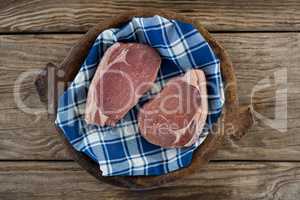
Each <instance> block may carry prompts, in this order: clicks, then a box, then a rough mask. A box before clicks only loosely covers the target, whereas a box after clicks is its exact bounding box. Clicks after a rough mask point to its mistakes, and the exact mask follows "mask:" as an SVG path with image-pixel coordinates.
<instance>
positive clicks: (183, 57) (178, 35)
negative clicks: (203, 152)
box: [55, 16, 224, 176]
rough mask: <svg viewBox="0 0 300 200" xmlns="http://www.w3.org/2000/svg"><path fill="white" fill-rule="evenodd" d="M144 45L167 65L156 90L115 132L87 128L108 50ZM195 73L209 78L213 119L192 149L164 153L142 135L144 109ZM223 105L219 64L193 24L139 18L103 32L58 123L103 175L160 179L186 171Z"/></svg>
mask: <svg viewBox="0 0 300 200" xmlns="http://www.w3.org/2000/svg"><path fill="white" fill-rule="evenodd" d="M117 41H118V42H139V43H144V44H148V45H149V46H151V47H153V48H155V49H156V50H157V51H158V52H159V54H160V56H161V58H162V64H161V68H160V71H159V73H158V77H157V79H156V81H155V87H153V89H151V90H150V91H149V92H147V93H146V94H144V96H143V97H141V99H140V100H139V102H138V106H135V107H134V108H132V109H131V110H130V111H129V112H128V113H127V114H126V116H125V117H124V118H123V119H122V120H121V121H119V122H118V123H117V125H116V127H108V126H104V127H100V126H97V125H88V124H87V123H86V122H85V120H84V112H85V103H86V98H87V92H88V88H89V85H90V83H91V81H92V78H93V75H94V73H95V71H96V68H97V66H98V63H99V61H100V60H101V57H102V56H103V54H104V52H105V50H106V49H107V48H108V47H110V46H111V45H112V44H113V43H115V42H117ZM193 68H199V69H202V70H203V71H204V73H205V75H206V79H207V85H208V86H207V90H208V91H207V92H208V104H209V105H208V109H209V113H208V118H207V121H206V125H207V126H206V128H205V129H204V130H202V133H201V134H200V137H199V138H198V140H197V142H196V143H195V144H194V145H192V146H191V147H185V148H162V147H159V146H156V145H153V144H150V143H148V142H147V141H146V140H145V139H144V138H143V137H142V136H141V134H140V133H139V129H138V125H137V114H138V109H139V107H140V106H141V105H142V104H144V103H145V102H147V100H149V99H150V98H151V97H153V96H154V95H156V94H157V93H158V92H159V91H160V89H161V88H162V87H163V86H164V85H165V84H166V82H167V81H168V80H169V79H170V78H172V77H175V76H178V75H181V74H184V73H185V71H187V70H189V69H193ZM223 104H224V92H223V85H222V79H221V74H220V62H219V60H218V58H217V57H216V56H215V54H214V53H213V51H212V49H211V47H210V46H209V44H208V43H207V42H206V41H205V39H204V38H203V37H202V35H201V34H200V33H199V32H198V31H197V29H195V28H194V27H193V26H192V25H191V24H186V23H183V22H181V21H177V20H169V19H165V18H163V17H160V16H153V17H147V18H142V17H134V18H132V20H131V21H129V22H128V23H127V24H124V25H122V26H121V27H117V28H111V29H107V30H105V31H103V32H102V33H101V34H100V35H99V36H98V37H97V39H96V40H95V42H94V44H93V46H92V47H91V49H90V51H89V54H88V56H87V58H86V59H85V61H84V63H83V64H82V66H81V68H80V70H79V72H78V74H77V75H76V77H75V79H74V81H73V82H72V83H71V85H70V86H69V88H68V89H67V90H66V91H65V92H64V94H63V95H62V96H60V98H59V104H58V110H57V118H56V121H55V123H56V124H57V125H58V127H59V128H60V129H61V130H62V131H63V133H64V135H65V137H66V138H67V139H68V141H69V142H70V143H71V144H72V146H73V147H74V148H75V149H76V150H77V151H81V152H84V153H85V154H86V155H87V156H89V157H90V158H92V159H93V160H94V161H95V162H97V163H98V164H99V167H100V170H101V171H102V175H103V176H136V175H161V174H165V173H168V172H172V171H175V170H178V169H180V168H183V167H187V166H188V165H189V164H190V162H191V159H192V155H193V152H194V150H195V149H196V148H197V147H198V146H199V145H200V144H201V143H202V142H203V141H204V140H205V138H206V136H207V135H208V134H209V133H208V127H210V126H211V124H212V123H214V122H216V121H217V119H218V117H219V116H220V114H221V110H222V107H223Z"/></svg>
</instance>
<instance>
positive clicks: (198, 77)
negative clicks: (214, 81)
mask: <svg viewBox="0 0 300 200" xmlns="http://www.w3.org/2000/svg"><path fill="white" fill-rule="evenodd" d="M181 80H183V81H185V82H187V83H188V84H189V85H192V86H194V87H196V88H197V89H198V90H199V91H202V92H200V95H201V106H199V108H198V110H197V112H196V114H195V115H194V117H193V118H192V119H191V120H190V122H189V123H188V124H187V126H186V127H184V128H182V129H179V130H176V131H175V132H176V134H174V135H175V136H176V139H175V141H174V144H176V143H177V142H179V140H180V138H181V137H182V135H183V134H185V132H186V130H187V129H188V128H189V127H190V125H191V124H192V122H193V121H196V122H201V123H200V124H199V123H196V129H195V132H196V134H194V136H193V137H192V138H191V139H190V141H189V142H188V143H186V144H185V145H184V146H185V147H188V146H191V145H192V144H193V143H194V142H195V140H196V139H197V138H198V137H199V135H200V134H201V132H200V130H201V129H203V126H204V124H205V121H206V117H207V113H208V111H207V104H208V103H207V92H206V80H205V75H204V73H203V72H202V71H200V70H190V71H188V72H186V74H185V75H184V76H183V77H181Z"/></svg>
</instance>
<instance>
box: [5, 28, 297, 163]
mask: <svg viewBox="0 0 300 200" xmlns="http://www.w3.org/2000/svg"><path fill="white" fill-rule="evenodd" d="M214 36H215V37H216V39H218V40H219V41H220V42H221V43H222V44H223V45H224V46H225V48H226V49H227V50H228V52H229V54H230V55H231V57H232V60H233V63H234V65H235V68H236V73H237V77H238V93H239V96H240V101H241V103H242V104H248V103H249V102H250V95H249V94H250V93H251V90H252V88H253V87H254V85H255V84H256V83H257V82H258V81H260V80H262V79H264V78H265V77H267V76H269V75H272V74H274V72H276V71H278V70H281V69H287V75H288V98H287V101H288V102H287V103H288V121H287V122H288V123H287V126H288V127H287V128H288V129H287V132H285V133H281V132H279V131H278V130H275V129H273V128H271V127H269V126H267V125H265V124H264V123H263V122H259V123H258V124H257V126H256V127H255V128H253V129H252V130H251V131H250V132H249V133H248V134H247V135H246V136H245V138H243V139H242V140H241V141H231V140H229V139H228V140H226V144H225V146H224V147H222V149H221V150H220V151H219V153H218V155H217V157H216V159H217V160H299V151H300V145H299V143H300V135H299V134H298V133H299V131H300V127H299V125H298V122H299V119H300V105H299V104H298V102H299V99H300V89H299V88H300V87H299V86H300V82H299V76H300V74H299V73H300V72H299V70H298V64H299V63H300V55H299V53H297V52H299V51H300V46H299V44H300V43H299V41H300V33H255V34H254V33H253V34H248V33H234V34H232V33H225V34H220V33H218V34H214ZM79 37H80V35H54V34H53V35H22V36H0V57H1V58H4V59H1V60H0V71H1V73H0V94H1V95H0V102H1V103H0V110H1V114H0V133H1V134H0V149H1V151H0V159H2V160H7V159H22V160H28V159H29V160H34V159H39V160H56V159H59V160H61V159H70V157H69V156H68V155H67V153H66V152H65V150H64V148H63V146H62V141H61V139H60V138H59V137H58V136H57V135H56V132H55V130H54V128H53V125H51V124H50V123H49V121H48V120H47V114H45V113H42V114H38V115H33V114H27V113H24V112H23V111H22V109H21V108H22V107H21V108H18V107H17V105H16V103H15V101H14V94H15V93H14V92H13V85H14V82H15V80H16V79H17V77H18V76H19V74H20V73H22V72H25V71H26V70H32V69H41V68H43V67H44V65H45V64H46V63H47V62H50V61H51V62H54V63H56V64H58V63H60V62H61V61H62V60H63V58H64V56H65V55H66V53H67V51H68V50H69V48H70V47H71V46H72V43H73V42H75V41H76V40H78V38H79ZM20 86H21V88H22V89H21V97H22V99H23V100H24V102H25V105H30V107H34V108H43V106H42V105H41V103H40V102H39V100H38V97H37V94H36V92H35V88H34V85H33V79H32V77H31V78H29V79H28V80H26V81H25V82H24V83H22V84H21V85H20ZM275 89H276V87H271V88H269V89H268V90H265V91H263V92H259V93H257V94H255V95H254V97H255V98H254V100H255V109H256V110H257V111H258V112H260V113H262V114H265V115H266V116H270V117H272V115H273V114H274V105H275V98H274V96H275ZM283 100H284V99H282V100H279V102H280V104H279V105H281V106H284V101H283Z"/></svg>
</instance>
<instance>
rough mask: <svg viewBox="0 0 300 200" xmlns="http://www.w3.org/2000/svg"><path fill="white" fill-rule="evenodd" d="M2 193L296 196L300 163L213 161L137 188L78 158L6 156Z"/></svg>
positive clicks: (0, 174) (270, 199) (274, 199)
mask: <svg viewBox="0 0 300 200" xmlns="http://www.w3.org/2000/svg"><path fill="white" fill-rule="evenodd" d="M0 180H3V181H1V182H0V199H7V200H8V199H16V198H17V199H22V200H26V199H30V200H35V199H66V200H67V199H72V200H81V199H128V200H140V199H141V196H142V197H143V199H172V200H173V199H175V200H181V199H182V200H185V199H207V200H215V199H231V200H240V199H247V200H259V199H267V200H279V199H284V200H287V199H298V198H297V197H299V195H300V164H299V163H291V162H280V163H278V162H261V163H253V162H226V163H223V162H211V163H209V164H208V166H206V167H205V168H204V169H202V170H201V171H199V172H198V173H196V174H194V175H193V176H190V177H186V178H184V179H182V180H180V181H178V182H174V183H171V184H168V185H165V186H163V187H162V188H160V189H156V190H150V191H140V192H133V191H127V190H124V189H119V188H116V187H113V186H109V185H107V184H104V183H100V182H98V181H97V180H96V179H95V178H93V177H91V176H90V175H88V174H87V173H86V172H85V171H83V170H82V169H81V168H80V167H79V166H78V165H77V164H76V163H74V162H17V163H16V162H3V163H2V164H1V165H0Z"/></svg>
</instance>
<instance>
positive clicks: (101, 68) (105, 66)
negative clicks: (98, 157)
mask: <svg viewBox="0 0 300 200" xmlns="http://www.w3.org/2000/svg"><path fill="white" fill-rule="evenodd" d="M132 45H134V44H129V45H128V46H127V48H125V49H122V51H121V53H120V54H119V55H117V56H116V59H113V62H111V63H108V60H109V59H110V56H111V53H112V52H113V51H114V50H115V49H117V48H119V47H120V46H121V43H119V42H117V43H115V44H114V45H112V46H111V47H110V48H108V49H107V50H106V52H105V54H106V55H107V54H108V55H109V56H107V57H105V54H104V56H103V58H104V59H101V61H100V63H99V65H98V67H97V69H98V70H97V71H96V73H95V75H94V77H99V78H96V79H95V78H94V79H93V80H92V83H91V85H90V87H91V88H93V90H95V89H96V87H93V86H94V85H95V84H97V81H98V80H99V79H101V77H102V76H103V75H104V74H105V73H106V72H107V71H108V70H109V68H110V67H111V66H112V65H114V64H116V63H118V62H124V63H125V64H126V65H128V64H129V63H128V62H127V60H126V56H127V54H128V51H129V49H128V48H129V47H130V46H132ZM93 90H92V91H91V92H90V91H89V94H88V95H91V96H89V98H91V99H93V100H94V102H97V101H96V92H95V91H93ZM86 111H88V112H87V113H86V116H87V115H88V116H90V117H92V116H95V115H96V112H97V111H99V115H100V116H99V117H100V125H101V126H103V125H105V122H106V121H107V120H108V118H109V117H108V116H107V115H105V114H104V113H103V111H102V110H101V109H100V108H97V106H96V105H94V104H92V105H91V104H90V105H89V106H88V107H87V108H86ZM87 121H88V122H91V121H93V120H92V119H91V118H89V117H87Z"/></svg>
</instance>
